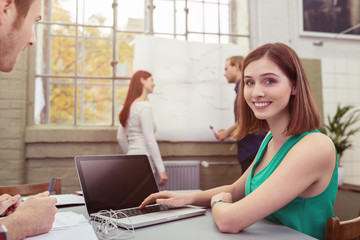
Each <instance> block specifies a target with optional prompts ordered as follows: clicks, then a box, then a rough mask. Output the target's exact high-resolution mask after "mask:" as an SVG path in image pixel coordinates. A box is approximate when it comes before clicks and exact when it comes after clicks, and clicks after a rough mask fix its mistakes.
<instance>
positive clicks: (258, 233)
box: [59, 206, 314, 240]
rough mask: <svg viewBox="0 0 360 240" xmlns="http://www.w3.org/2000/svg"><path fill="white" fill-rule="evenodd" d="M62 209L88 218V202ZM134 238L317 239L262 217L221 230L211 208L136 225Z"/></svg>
mask: <svg viewBox="0 0 360 240" xmlns="http://www.w3.org/2000/svg"><path fill="white" fill-rule="evenodd" d="M59 211H73V212H77V213H82V214H84V216H85V217H86V218H88V217H89V216H88V214H87V212H86V207H85V206H77V207H69V208H60V209H59ZM131 239H159V240H161V239H172V240H187V239H189V240H190V239H207V240H217V239H219V240H220V239H221V240H226V239H241V240H243V239H244V240H245V239H257V240H258V239H279V240H281V239H291V240H296V239H299V240H300V239H301V240H304V239H314V238H312V237H310V236H308V235H305V234H303V233H300V232H298V231H296V230H294V229H291V228H289V227H286V226H283V225H280V224H276V223H272V222H270V221H268V220H266V219H263V220H261V221H259V222H257V223H255V224H254V225H252V226H250V227H248V228H246V229H245V230H243V231H241V232H239V233H236V234H227V233H221V232H220V231H219V229H218V228H217V226H216V225H215V223H214V221H213V219H212V216H211V209H208V210H207V212H206V214H205V215H202V216H197V217H192V218H187V219H182V220H177V221H173V222H168V223H162V224H157V225H153V226H148V227H143V228H138V229H135V234H134V236H133V237H132V238H131Z"/></svg>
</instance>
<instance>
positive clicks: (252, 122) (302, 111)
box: [233, 43, 320, 139]
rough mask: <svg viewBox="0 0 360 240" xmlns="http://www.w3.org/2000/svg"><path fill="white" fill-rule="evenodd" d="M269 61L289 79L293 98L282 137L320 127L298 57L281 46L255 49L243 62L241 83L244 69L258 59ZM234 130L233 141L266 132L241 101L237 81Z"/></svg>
mask: <svg viewBox="0 0 360 240" xmlns="http://www.w3.org/2000/svg"><path fill="white" fill-rule="evenodd" d="M263 57H266V58H269V59H270V60H271V61H273V62H274V63H275V64H276V65H277V66H278V67H279V68H280V69H281V70H282V72H283V73H284V74H285V75H286V76H287V77H288V78H289V79H290V81H291V82H292V84H293V86H294V88H295V94H294V95H291V97H290V101H289V105H288V108H289V112H290V121H289V124H288V126H287V128H286V130H285V133H286V135H300V134H302V133H304V132H307V131H311V130H314V129H317V128H318V127H319V125H320V114H319V111H318V109H317V106H316V104H315V101H314V98H313V96H312V93H311V90H310V87H309V83H308V80H307V77H306V74H305V71H304V68H303V66H302V64H301V61H300V59H299V57H298V55H297V54H296V53H295V51H294V50H292V49H291V48H290V47H288V46H287V45H285V44H283V43H269V44H265V45H262V46H261V47H258V48H257V49H255V50H254V51H252V52H251V53H249V55H248V56H246V58H245V59H244V62H243V70H244V71H243V72H242V79H244V72H245V69H246V67H247V66H248V65H249V64H250V63H251V62H253V61H256V60H258V59H260V58H263ZM238 108H239V109H238V126H237V128H236V130H235V132H234V135H233V137H234V138H235V139H241V138H243V137H244V136H245V135H246V134H247V133H263V132H266V131H268V130H269V126H268V124H267V122H266V120H259V119H257V118H256V117H255V115H254V113H253V111H252V110H251V109H250V107H249V106H248V105H247V103H246V101H245V99H244V81H243V80H241V82H240V87H239V98H238Z"/></svg>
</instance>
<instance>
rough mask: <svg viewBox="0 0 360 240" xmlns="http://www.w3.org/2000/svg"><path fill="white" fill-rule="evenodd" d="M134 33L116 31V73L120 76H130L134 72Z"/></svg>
mask: <svg viewBox="0 0 360 240" xmlns="http://www.w3.org/2000/svg"><path fill="white" fill-rule="evenodd" d="M135 37H136V35H135V34H130V33H118V50H117V55H118V65H117V75H118V76H121V77H127V76H131V74H132V73H133V72H134V40H135Z"/></svg>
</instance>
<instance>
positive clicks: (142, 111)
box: [117, 101, 165, 173]
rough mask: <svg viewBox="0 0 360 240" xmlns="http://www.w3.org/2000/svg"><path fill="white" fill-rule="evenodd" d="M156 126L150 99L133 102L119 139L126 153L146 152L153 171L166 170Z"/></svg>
mask: <svg viewBox="0 0 360 240" xmlns="http://www.w3.org/2000/svg"><path fill="white" fill-rule="evenodd" d="M155 131H156V126H155V123H154V121H153V114H152V108H151V105H150V103H149V102H148V101H136V102H133V104H132V105H131V108H130V115H129V118H128V121H127V124H126V128H124V127H123V126H122V125H120V127H119V129H118V133H117V140H118V142H119V144H120V147H121V149H122V151H123V152H124V153H126V154H146V155H147V156H148V157H149V159H150V165H151V168H152V170H153V172H154V173H155V172H157V173H161V172H163V171H165V167H164V163H163V161H162V158H161V154H160V151H159V147H158V144H157V142H156V139H155Z"/></svg>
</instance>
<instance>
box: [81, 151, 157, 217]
mask: <svg viewBox="0 0 360 240" xmlns="http://www.w3.org/2000/svg"><path fill="white" fill-rule="evenodd" d="M75 163H76V167H77V170H78V174H79V179H80V183H81V188H82V191H83V194H84V198H85V203H86V207H87V210H88V213H89V214H91V213H96V212H98V211H101V210H110V209H112V210H118V209H124V208H131V207H138V206H139V205H140V204H141V202H142V201H143V200H144V199H145V198H146V197H147V196H149V195H150V194H151V193H154V192H158V188H157V184H156V181H155V178H154V175H153V173H152V170H151V167H150V164H149V160H148V157H147V156H146V155H108V156H77V157H75Z"/></svg>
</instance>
